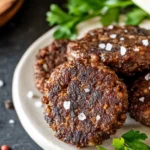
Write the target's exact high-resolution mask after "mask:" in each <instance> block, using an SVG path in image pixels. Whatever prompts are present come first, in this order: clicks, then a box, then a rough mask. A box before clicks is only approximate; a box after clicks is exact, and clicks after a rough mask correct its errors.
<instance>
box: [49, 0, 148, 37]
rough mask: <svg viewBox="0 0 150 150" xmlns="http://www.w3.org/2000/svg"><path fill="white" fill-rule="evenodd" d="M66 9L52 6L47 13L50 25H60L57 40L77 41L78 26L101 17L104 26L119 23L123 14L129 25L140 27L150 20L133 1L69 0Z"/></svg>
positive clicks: (56, 32)
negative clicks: (144, 21)
mask: <svg viewBox="0 0 150 150" xmlns="http://www.w3.org/2000/svg"><path fill="white" fill-rule="evenodd" d="M65 9H66V11H64V10H62V9H61V8H60V7H59V6H58V5H56V4H52V5H51V6H50V11H49V12H48V13H47V21H48V22H49V25H51V26H52V25H59V26H58V28H57V30H56V31H55V32H54V38H55V39H62V38H68V39H75V38H76V36H77V29H76V27H77V25H78V24H79V23H81V22H83V21H85V20H88V19H91V18H93V17H96V16H100V18H101V19H100V21H101V23H102V24H103V25H104V26H107V25H110V24H112V23H115V22H116V23H117V22H118V20H119V16H120V15H121V14H125V16H126V24H128V25H139V24H140V23H141V22H142V21H143V20H144V19H146V18H149V19H150V15H149V14H147V13H146V12H145V11H144V10H142V9H141V8H139V7H138V6H136V5H135V4H134V2H133V1H132V0H68V1H67V4H66V7H65Z"/></svg>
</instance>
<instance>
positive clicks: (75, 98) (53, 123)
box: [43, 61, 128, 147]
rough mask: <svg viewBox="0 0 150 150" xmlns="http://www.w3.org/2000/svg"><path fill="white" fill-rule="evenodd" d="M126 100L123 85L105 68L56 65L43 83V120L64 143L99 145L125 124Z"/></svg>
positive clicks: (72, 62)
mask: <svg viewBox="0 0 150 150" xmlns="http://www.w3.org/2000/svg"><path fill="white" fill-rule="evenodd" d="M127 98H128V96H127V90H126V86H125V85H124V84H123V83H122V82H120V81H119V79H118V77H117V75H116V74H115V72H114V71H112V70H110V69H109V68H108V67H106V66H104V65H102V64H99V63H98V64H96V63H89V62H87V61H75V62H74V61H70V62H67V63H64V64H62V65H60V66H58V67H57V68H56V69H55V70H54V72H53V73H52V74H51V76H50V78H49V79H48V80H47V83H46V84H45V89H44V96H43V103H44V105H45V119H46V121H47V122H48V124H49V126H50V127H51V128H52V129H53V130H54V131H55V132H56V137H57V138H59V139H60V140H62V141H64V142H66V143H69V144H73V145H76V146H77V147H84V146H94V145H98V144H101V143H102V142H103V141H104V140H106V139H108V138H109V137H110V135H112V134H114V133H115V132H116V130H117V129H118V128H120V127H121V126H122V125H123V123H124V122H125V120H126V112H127V106H128V101H127ZM66 102H69V103H70V106H69V108H66V107H65V106H64V104H65V103H66ZM67 107H68V106H67Z"/></svg>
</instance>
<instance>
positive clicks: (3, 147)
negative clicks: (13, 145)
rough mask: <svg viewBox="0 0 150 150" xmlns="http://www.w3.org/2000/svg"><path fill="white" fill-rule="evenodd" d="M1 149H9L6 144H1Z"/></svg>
mask: <svg viewBox="0 0 150 150" xmlns="http://www.w3.org/2000/svg"><path fill="white" fill-rule="evenodd" d="M1 150H10V148H9V146H8V145H2V146H1Z"/></svg>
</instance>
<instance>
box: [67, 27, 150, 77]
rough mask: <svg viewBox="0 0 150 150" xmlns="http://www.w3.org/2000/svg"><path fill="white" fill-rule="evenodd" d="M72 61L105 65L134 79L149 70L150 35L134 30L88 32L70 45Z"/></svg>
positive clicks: (111, 29)
mask: <svg viewBox="0 0 150 150" xmlns="http://www.w3.org/2000/svg"><path fill="white" fill-rule="evenodd" d="M67 54H68V56H69V59H78V58H88V59H91V60H92V61H98V62H103V63H104V64H105V65H108V66H109V67H111V68H112V69H113V70H115V71H116V72H117V73H122V74H125V75H134V74H136V72H141V71H143V70H147V69H150V31H149V30H145V29H142V28H139V27H133V26H125V27H119V26H109V27H104V28H98V29H95V30H91V31H89V32H88V33H87V34H86V35H85V36H84V37H83V38H82V39H80V40H76V41H72V42H70V44H68V51H67Z"/></svg>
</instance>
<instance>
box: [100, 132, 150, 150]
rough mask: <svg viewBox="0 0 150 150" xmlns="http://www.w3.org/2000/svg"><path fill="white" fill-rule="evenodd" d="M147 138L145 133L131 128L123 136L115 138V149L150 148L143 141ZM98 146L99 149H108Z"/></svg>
mask: <svg viewBox="0 0 150 150" xmlns="http://www.w3.org/2000/svg"><path fill="white" fill-rule="evenodd" d="M147 138H148V137H147V135H146V134H145V133H140V131H134V130H130V131H128V132H127V133H125V134H123V135H122V137H121V138H114V139H113V142H112V146H113V147H114V149H115V150H150V146H148V145H146V144H145V143H143V142H142V141H144V140H146V139H147ZM97 148H98V150H106V149H105V148H104V147H102V146H97Z"/></svg>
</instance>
